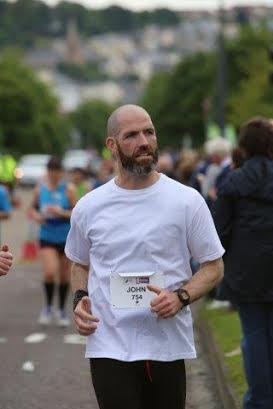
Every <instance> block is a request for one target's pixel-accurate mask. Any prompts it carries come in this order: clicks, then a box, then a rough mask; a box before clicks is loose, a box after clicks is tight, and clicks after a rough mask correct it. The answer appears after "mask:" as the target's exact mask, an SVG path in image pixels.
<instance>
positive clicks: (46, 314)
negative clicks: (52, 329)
mask: <svg viewBox="0 0 273 409" xmlns="http://www.w3.org/2000/svg"><path fill="white" fill-rule="evenodd" d="M52 317H53V314H52V307H51V306H46V307H44V308H43V309H42V311H41V312H40V315H39V318H38V324H40V325H45V326H46V325H49V324H51V322H52Z"/></svg>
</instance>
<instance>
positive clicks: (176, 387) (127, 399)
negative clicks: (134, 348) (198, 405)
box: [90, 358, 186, 409]
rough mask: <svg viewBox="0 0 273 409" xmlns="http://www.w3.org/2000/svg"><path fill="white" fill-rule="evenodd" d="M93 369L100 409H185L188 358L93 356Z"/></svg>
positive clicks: (92, 375)
mask: <svg viewBox="0 0 273 409" xmlns="http://www.w3.org/2000/svg"><path fill="white" fill-rule="evenodd" d="M90 368H91V377H92V382H93V385H94V389H95V393H96V397H97V400H98V404H99V407H100V409H151V408H156V409H185V400H186V374H185V364H184V360H178V361H172V362H159V361H134V362H122V361H118V360H115V359H106V358H92V359H90Z"/></svg>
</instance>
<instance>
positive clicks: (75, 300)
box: [73, 290, 88, 311]
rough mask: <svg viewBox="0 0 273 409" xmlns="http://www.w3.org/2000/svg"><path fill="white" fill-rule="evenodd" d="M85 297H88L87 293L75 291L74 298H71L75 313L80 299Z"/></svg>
mask: <svg viewBox="0 0 273 409" xmlns="http://www.w3.org/2000/svg"><path fill="white" fill-rule="evenodd" d="M86 296H88V292H87V291H86V290H77V291H75V294H74V298H73V311H75V308H76V307H77V305H78V303H79V302H80V301H81V299H82V298H83V297H86Z"/></svg>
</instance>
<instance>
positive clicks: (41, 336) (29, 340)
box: [25, 332, 47, 344]
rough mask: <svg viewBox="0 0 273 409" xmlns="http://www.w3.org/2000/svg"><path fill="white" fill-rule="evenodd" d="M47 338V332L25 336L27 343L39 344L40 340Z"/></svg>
mask: <svg viewBox="0 0 273 409" xmlns="http://www.w3.org/2000/svg"><path fill="white" fill-rule="evenodd" d="M46 338H47V335H46V334H43V333H38V332H37V333H34V334H30V335H29V336H28V337H26V338H25V343H26V344H39V343H40V342H43V341H44V340H45V339H46Z"/></svg>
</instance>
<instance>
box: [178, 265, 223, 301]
mask: <svg viewBox="0 0 273 409" xmlns="http://www.w3.org/2000/svg"><path fill="white" fill-rule="evenodd" d="M223 275H224V263H223V260H222V258H218V259H216V260H213V261H207V262H206V263H203V264H201V268H200V270H198V271H197V272H196V273H195V274H194V275H193V276H192V278H191V280H190V281H189V282H188V283H187V284H185V285H184V286H183V288H185V290H187V291H188V293H189V294H190V297H191V302H193V301H195V300H198V299H199V298H201V297H202V296H203V295H205V294H207V293H208V292H209V291H210V290H211V289H212V288H214V287H215V286H216V285H217V284H218V283H219V282H220V281H221V279H222V278H223Z"/></svg>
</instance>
